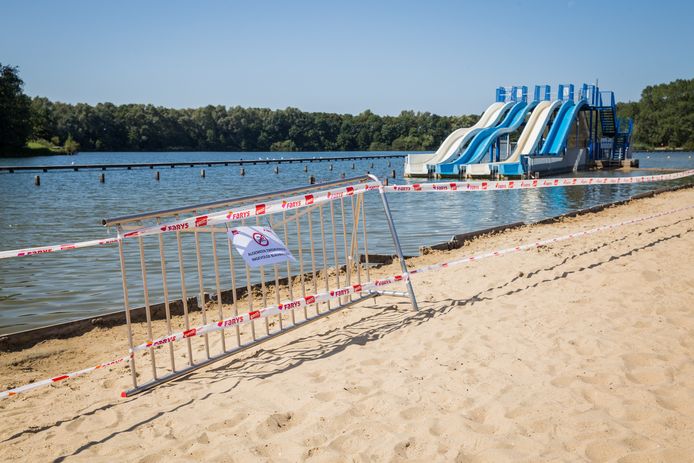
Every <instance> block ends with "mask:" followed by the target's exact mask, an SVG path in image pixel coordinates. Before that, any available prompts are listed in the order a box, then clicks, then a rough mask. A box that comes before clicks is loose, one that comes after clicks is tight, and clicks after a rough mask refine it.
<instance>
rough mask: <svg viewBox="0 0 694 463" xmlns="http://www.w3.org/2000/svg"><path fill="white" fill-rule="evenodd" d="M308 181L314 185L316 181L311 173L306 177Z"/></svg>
mask: <svg viewBox="0 0 694 463" xmlns="http://www.w3.org/2000/svg"><path fill="white" fill-rule="evenodd" d="M308 183H310V184H311V185H314V184H315V183H316V177H314V176H313V175H311V176H310V177H309V178H308Z"/></svg>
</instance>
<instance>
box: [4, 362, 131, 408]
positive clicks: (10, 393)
mask: <svg viewBox="0 0 694 463" xmlns="http://www.w3.org/2000/svg"><path fill="white" fill-rule="evenodd" d="M131 355H132V354H128V355H124V356H123V357H119V358H117V359H115V360H111V361H110V362H105V363H100V364H98V365H96V366H93V367H89V368H85V369H84V370H79V371H74V372H72V373H65V374H64V375H59V376H54V377H53V378H48V379H44V380H41V381H36V382H33V383H30V384H25V385H24V386H19V387H15V388H14V389H10V390H7V391H3V392H0V399H4V398H6V397H13V396H16V395H17V394H20V393H22V392H27V391H30V390H32V389H36V388H37V387H41V386H48V385H50V384H53V383H57V382H59V381H62V380H64V379H68V378H75V377H77V376H82V375H84V374H87V373H91V372H92V371H96V370H100V369H102V368H108V367H112V366H115V365H118V364H120V363H123V362H126V361H128V360H129V359H130V356H131Z"/></svg>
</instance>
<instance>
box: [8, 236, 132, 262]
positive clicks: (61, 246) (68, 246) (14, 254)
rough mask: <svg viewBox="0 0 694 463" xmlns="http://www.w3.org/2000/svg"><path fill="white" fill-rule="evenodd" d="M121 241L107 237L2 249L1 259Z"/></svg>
mask: <svg viewBox="0 0 694 463" xmlns="http://www.w3.org/2000/svg"><path fill="white" fill-rule="evenodd" d="M118 241H120V238H106V239H103V240H91V241H80V242H78V243H68V244H53V245H50V246H40V247H35V248H25V249H15V250H12V251H0V259H7V258H8V257H24V256H33V255H36V254H46V253H48V252H55V251H67V250H69V249H79V248H90V247H92V246H104V245H106V244H113V243H117V242H118Z"/></svg>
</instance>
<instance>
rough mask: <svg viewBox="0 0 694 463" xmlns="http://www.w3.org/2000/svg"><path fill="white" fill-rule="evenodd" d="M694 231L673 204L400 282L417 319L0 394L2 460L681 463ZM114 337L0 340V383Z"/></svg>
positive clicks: (493, 238) (441, 254)
mask: <svg viewBox="0 0 694 463" xmlns="http://www.w3.org/2000/svg"><path fill="white" fill-rule="evenodd" d="M693 202H694V190H692V189H685V190H681V191H674V192H666V193H662V194H658V195H655V196H652V197H647V198H643V199H639V200H637V201H633V202H631V203H627V204H623V205H618V206H611V207H607V208H605V209H603V210H601V211H599V212H594V213H588V214H584V215H580V216H576V217H564V218H561V219H560V220H558V221H555V222H553V223H550V224H536V225H530V226H523V227H520V228H517V229H512V230H508V231H505V232H501V233H496V234H492V235H486V236H480V237H477V238H476V239H474V240H472V241H470V242H468V243H467V244H466V245H465V246H464V247H463V248H462V249H454V250H451V251H433V252H431V253H430V254H427V255H423V256H418V257H414V258H413V259H412V261H411V264H410V265H411V267H413V268H415V267H420V266H422V265H427V264H431V263H435V262H441V261H444V260H448V259H450V258H455V257H458V256H462V255H470V254H472V253H475V252H478V251H481V250H484V251H487V250H491V249H498V248H501V247H504V246H508V245H509V244H511V245H512V244H522V243H526V242H528V241H530V240H533V239H543V238H548V237H552V236H557V235H561V234H565V233H567V232H573V231H578V230H581V229H586V228H590V227H593V226H597V225H605V224H609V223H613V222H616V221H618V220H622V219H628V218H636V217H640V216H644V215H647V214H649V213H657V212H659V211H661V212H662V211H665V210H669V209H673V208H674V206H675V205H678V206H683V205H687V204H692V203H693ZM692 236H694V217H692V216H691V213H678V214H677V215H673V216H670V217H662V218H658V219H655V220H652V221H648V222H643V223H640V224H637V225H633V226H629V227H625V228H618V229H614V230H612V231H607V232H604V233H600V234H596V235H593V237H592V238H582V239H577V240H572V241H567V242H564V243H561V244H557V245H552V246H546V247H542V248H539V249H536V250H534V251H527V252H524V253H518V254H514V255H509V256H504V257H501V258H498V259H489V260H485V261H481V262H478V263H475V264H473V265H465V266H461V267H456V268H455V269H454V268H451V269H447V270H442V271H439V272H436V273H428V274H423V275H421V276H415V277H414V279H413V282H414V285H415V291H416V294H417V296H418V299H419V302H420V306H421V310H420V312H413V311H412V310H411V308H410V307H409V304H408V303H406V302H403V300H402V299H394V298H391V297H379V298H378V299H377V300H375V301H374V302H365V303H363V304H359V305H358V306H355V307H353V308H350V309H348V310H346V311H341V312H338V313H335V314H334V315H333V314H331V315H330V316H328V317H326V318H325V319H323V320H321V321H318V322H316V323H315V324H311V325H308V326H306V327H305V328H302V329H298V330H295V331H293V332H291V333H287V335H285V336H281V337H279V338H276V339H273V340H270V341H268V343H266V344H265V345H263V346H259V347H256V348H252V349H249V350H248V351H246V352H243V353H240V354H239V355H236V356H234V357H232V358H230V359H227V360H223V361H220V362H218V363H215V364H213V365H211V366H209V367H206V368H204V369H201V370H199V371H197V372H194V373H191V374H190V375H188V376H187V377H186V378H185V379H181V380H177V381H173V382H171V383H167V384H165V385H163V386H160V387H158V388H156V389H154V390H152V391H149V392H148V393H146V394H142V395H139V396H136V397H133V398H130V399H118V398H117V394H118V392H119V391H120V390H122V389H123V388H127V386H128V382H129V373H128V369H127V368H125V367H123V366H118V367H113V368H111V369H110V370H107V371H102V372H98V373H95V374H93V375H91V376H85V377H81V378H77V379H75V380H69V381H66V382H65V383H64V384H59V385H56V386H51V387H49V388H46V389H44V390H41V391H36V392H33V393H30V394H27V395H26V396H18V397H16V398H12V399H7V400H4V401H2V402H0V419H2V420H3V421H4V422H5V429H3V430H2V431H0V439H2V440H4V441H5V446H6V452H5V456H6V458H7V459H8V460H14V459H24V460H26V459H27V458H31V459H49V458H50V459H53V458H59V457H69V456H80V457H82V458H84V457H86V458H87V459H93V458H107V457H113V456H116V455H122V454H124V453H128V455H129V456H130V458H133V459H141V460H142V461H145V460H146V461H162V460H165V459H168V458H176V457H178V458H189V459H207V460H211V459H221V458H225V455H226V456H228V455H229V454H230V453H229V452H232V453H233V455H234V459H242V460H243V459H259V458H260V459H263V458H265V459H273V460H287V461H296V460H316V461H335V460H340V459H344V458H346V457H347V455H353V456H358V458H359V459H365V458H376V459H379V460H386V459H391V460H405V459H419V460H422V459H433V460H437V459H438V460H454V459H456V458H459V459H460V460H463V461H464V460H465V459H467V460H468V461H489V460H495V461H517V460H519V459H521V460H530V461H537V460H567V459H575V458H577V457H578V458H580V457H583V458H586V459H588V460H590V461H608V460H609V461H615V460H617V459H618V458H621V457H623V456H625V457H626V456H629V458H631V459H632V460H633V461H639V460H643V461H648V459H650V460H651V461H682V460H683V459H686V458H687V457H688V456H689V455H691V454H692V451H694V447H693V446H692V444H691V442H692V439H691V432H690V431H688V430H691V429H693V426H694V418H692V416H693V415H692V413H691V412H693V411H694V398H692V397H691V387H692V386H693V385H694V370H692V369H691V367H690V365H691V361H690V360H691V357H692V355H694V343H692V342H691V335H690V334H689V333H691V332H692V330H694V321H692V317H691V315H692V314H691V307H692V304H693V303H694V296H693V294H694V285H693V284H692V269H691V262H692V259H693V258H694V254H693V253H694V249H693V248H692V246H691V243H692ZM395 268H396V264H391V265H384V266H383V267H382V268H380V269H378V270H377V271H374V273H377V274H379V275H380V274H381V273H383V274H386V275H387V274H390V273H392V272H393V270H394V269H395ZM139 329H143V327H142V326H141V325H140V326H139ZM124 347H125V333H124V330H123V328H122V327H121V328H115V329H107V328H98V329H96V330H93V331H91V332H89V333H86V334H84V335H82V336H80V337H76V338H71V339H66V340H52V341H45V342H43V343H41V344H39V345H37V346H35V347H34V348H32V349H29V350H25V351H19V352H14V353H2V354H0V371H2V375H0V377H2V378H4V379H3V382H7V381H8V380H11V381H13V382H15V383H16V384H20V383H24V382H28V381H31V380H32V379H33V380H36V379H42V378H43V377H48V376H50V375H51V374H55V373H59V372H61V371H73V370H74V369H77V368H79V367H83V366H85V365H88V364H90V363H95V362H97V361H103V360H106V359H107V358H109V356H110V355H112V353H113V352H116V353H118V354H120V353H122V352H123V351H124V350H123V348H124ZM125 350H126V351H127V349H125ZM196 352H197V351H196ZM158 355H164V353H163V351H162V353H161V354H158ZM2 386H3V387H6V386H7V384H3V385H2ZM279 392H281V393H279ZM383 429H388V430H389V431H388V432H387V433H383V432H382V431H383ZM141 442H147V444H146V445H143V444H141Z"/></svg>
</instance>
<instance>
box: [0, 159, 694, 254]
mask: <svg viewBox="0 0 694 463" xmlns="http://www.w3.org/2000/svg"><path fill="white" fill-rule="evenodd" d="M692 175H694V169H690V170H686V171H682V172H675V173H671V174H661V175H646V176H640V177H581V178H578V177H573V178H555V179H542V180H539V179H538V180H502V181H481V182H479V181H477V182H446V183H415V184H412V185H389V186H382V188H383V189H384V190H385V191H392V192H417V191H419V192H428V191H500V190H523V189H530V188H549V187H566V186H587V185H621V184H633V183H645V182H661V181H665V180H676V179H679V178H685V177H689V176H692ZM379 186H380V184H379V183H378V182H368V183H362V184H358V185H353V186H347V187H341V188H336V189H332V190H326V191H322V192H318V193H313V194H307V195H295V196H291V197H287V198H284V199H278V200H274V201H270V202H267V203H258V204H253V205H251V206H247V207H245V208H242V209H236V210H232V209H227V210H224V211H220V212H215V213H214V214H209V215H199V216H195V217H189V218H187V219H182V220H177V221H175V222H169V223H165V224H161V225H154V226H150V227H143V228H140V229H137V230H133V231H129V232H126V233H123V234H122V235H120V236H118V237H117V238H108V239H102V240H91V241H82V242H77V243H69V244H56V245H47V246H37V247H32V248H24V249H14V250H9V251H0V259H7V258H11V257H24V256H31V255H36V254H45V253H50V252H55V251H65V250H69V249H79V248H87V247H92V246H103V245H108V244H113V243H117V242H118V241H120V240H121V239H123V238H133V237H137V236H147V235H155V234H160V233H166V232H176V231H182V230H192V229H194V228H195V227H205V226H210V225H218V224H223V223H227V222H231V221H234V220H241V219H245V218H250V217H255V216H260V215H266V214H274V213H277V212H282V211H287V210H291V209H298V208H302V207H307V206H310V205H313V204H320V203H323V202H327V201H334V200H336V199H340V198H344V197H347V196H352V195H355V194H361V193H364V192H366V191H369V190H376V189H378V188H379Z"/></svg>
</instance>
